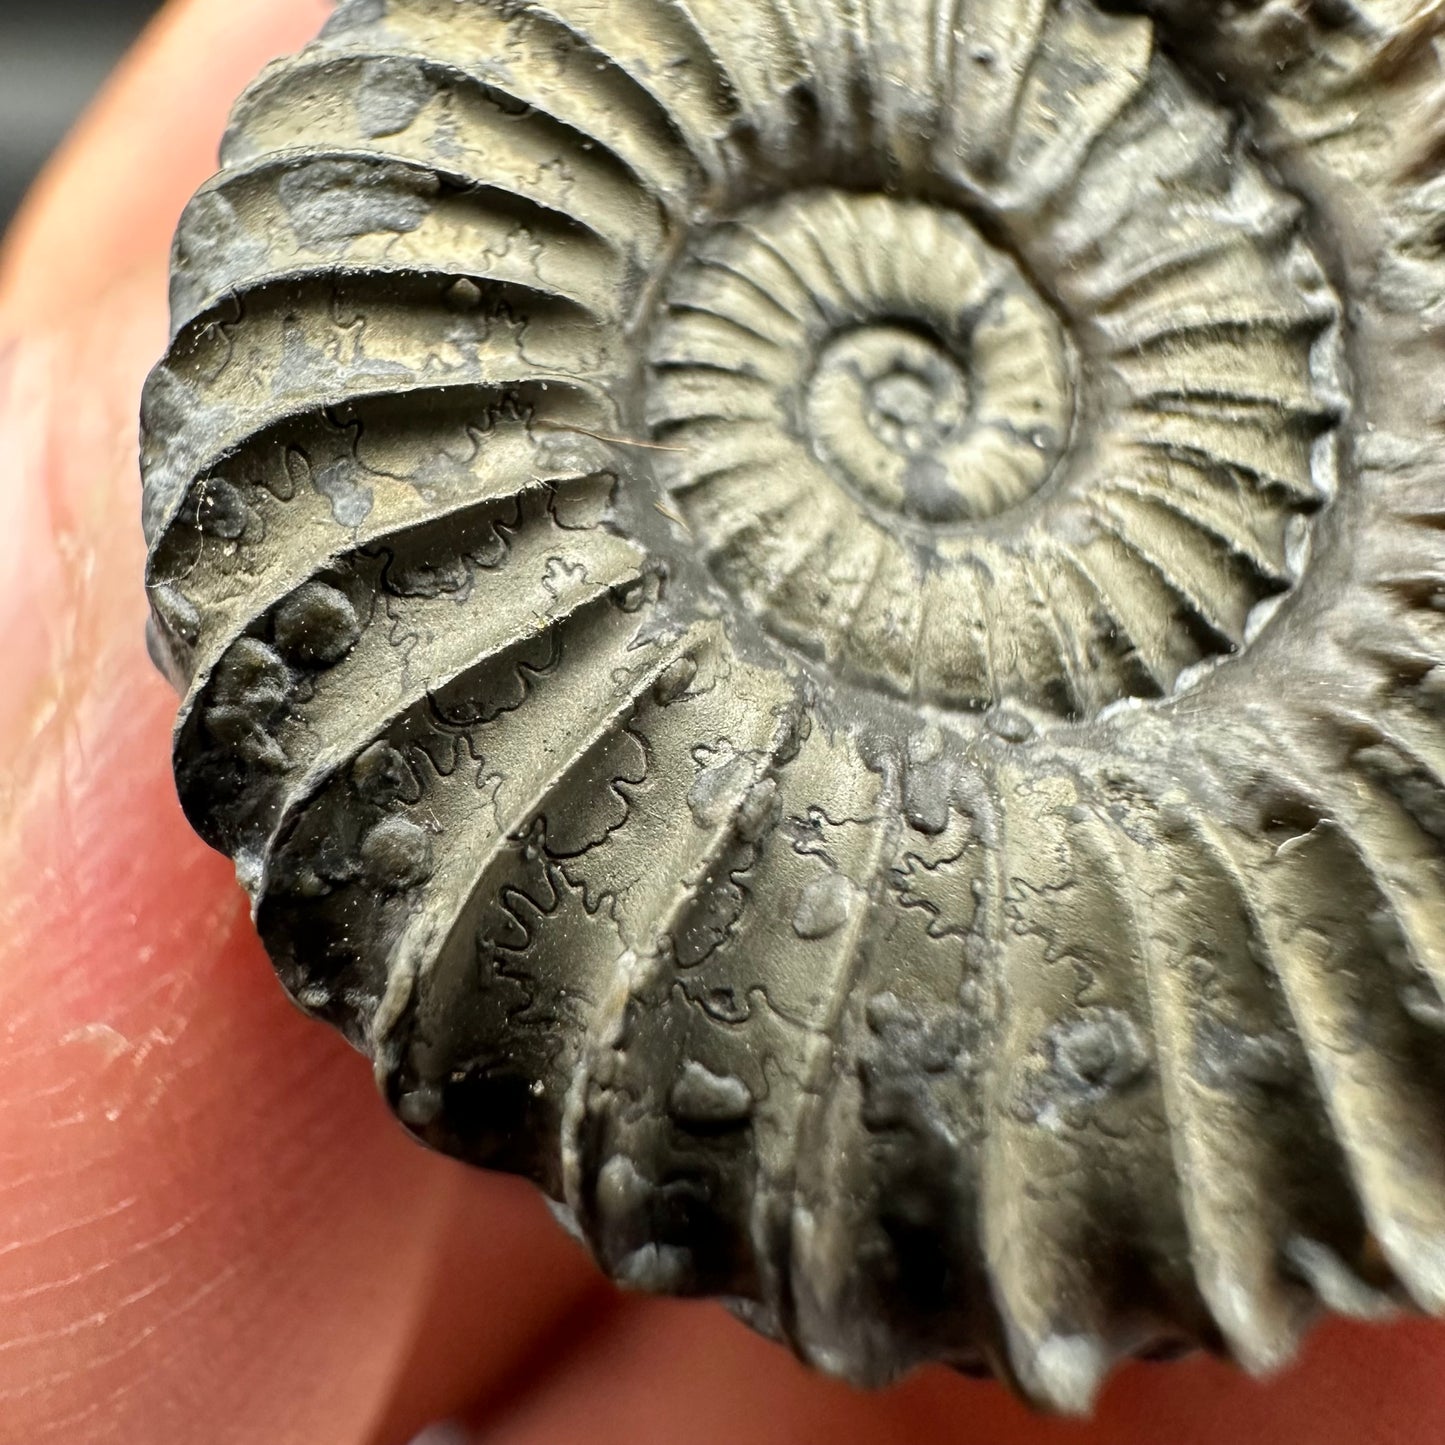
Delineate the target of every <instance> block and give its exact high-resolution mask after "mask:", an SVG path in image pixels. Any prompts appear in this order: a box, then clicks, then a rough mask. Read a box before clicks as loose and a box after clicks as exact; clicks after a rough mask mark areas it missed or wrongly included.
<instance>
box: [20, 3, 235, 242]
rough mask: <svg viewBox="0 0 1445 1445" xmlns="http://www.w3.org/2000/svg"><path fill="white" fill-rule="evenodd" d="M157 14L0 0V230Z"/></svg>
mask: <svg viewBox="0 0 1445 1445" xmlns="http://www.w3.org/2000/svg"><path fill="white" fill-rule="evenodd" d="M236 3H237V4H244V3H245V0H236ZM160 8H161V7H160V0H0V232H3V231H4V229H5V228H6V226H8V225H9V223H10V218H11V217H12V216H13V215H14V214H15V210H16V207H17V206H18V205H19V204H20V198H21V196H23V195H24V193H25V191H26V189H27V188H28V187H29V185H30V182H31V181H32V180H33V179H34V177H35V174H36V172H37V171H39V169H40V167H41V166H42V165H44V163H45V158H46V157H47V156H48V155H49V154H50V152H51V151H52V150H54V149H55V147H56V146H57V145H58V144H59V143H60V141H61V139H62V138H63V137H64V135H65V133H66V131H67V130H69V129H70V127H71V125H72V123H73V122H74V121H75V119H76V117H77V116H78V115H79V114H80V112H81V111H82V110H83V109H84V108H85V106H86V103H87V102H88V101H89V100H90V98H91V96H93V95H94V94H95V92H96V90H97V89H98V88H99V87H100V85H101V82H102V81H104V79H105V77H106V75H107V74H109V72H110V69H111V67H112V66H113V65H114V64H115V63H116V61H117V60H119V59H120V57H121V55H122V54H123V53H124V52H125V50H126V49H127V47H128V46H129V45H130V44H131V42H132V41H133V40H134V39H135V37H136V36H137V35H138V34H139V33H140V31H141V27H142V26H143V25H144V24H145V23H146V21H147V20H149V19H150V17H151V16H152V15H154V14H155V12H156V11H157V10H159V9H160ZM137 163H138V164H144V161H143V159H142V158H137Z"/></svg>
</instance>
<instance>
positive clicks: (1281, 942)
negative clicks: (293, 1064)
mask: <svg viewBox="0 0 1445 1445" xmlns="http://www.w3.org/2000/svg"><path fill="white" fill-rule="evenodd" d="M1442 29H1445V9H1442V7H1441V5H1440V4H1438V3H1428V0H1308V3H1307V0H1267V3H1260V0H1232V3H1226V0H1213V3H1206V0H1156V3H1155V4H1153V5H1151V6H1144V5H1134V6H1129V5H1126V4H1124V3H1116V4H1112V5H1108V6H1105V5H1103V4H1094V3H1089V0H350V3H343V4H342V5H341V7H340V8H339V9H338V11H337V12H336V14H335V17H334V19H333V20H332V21H331V23H330V24H329V26H328V27H327V30H326V32H325V34H324V35H323V36H322V38H321V39H319V40H318V41H317V42H316V43H315V44H314V45H313V46H311V47H310V48H308V49H307V50H305V51H303V52H302V53H301V54H300V55H299V56H297V57H295V58H294V59H292V60H289V61H286V62H284V63H281V64H279V65H277V66H275V67H273V68H272V69H270V70H269V71H267V72H266V73H265V74H264V75H263V76H262V77H261V79H260V80H259V81H258V82H257V83H256V84H255V86H254V87H253V88H252V89H251V90H250V91H249V93H248V94H247V95H246V96H245V98H244V99H243V100H242V101H241V103H240V105H239V108H238V110H237V112H236V115H235V120H234V124H233V127H232V129H231V132H230V135H229V137H228V140H227V142H226V147H225V154H224V169H223V170H222V172H221V174H220V175H219V176H218V177H217V178H216V179H215V180H214V181H213V182H211V183H210V184H209V185H207V186H206V187H205V189H204V190H203V191H202V192H201V193H200V195H199V196H198V197H197V198H196V200H195V201H194V203H193V204H192V205H191V207H190V209H189V211H188V212H187V214H186V217H185V220H184V221H183V223H182V226H181V231H180V235H179V239H178V242H177V248H176V255H175V284H174V308H175V336H174V342H173V344H172V347H171V350H170V353H169V355H168V357H167V359H166V360H165V362H164V363H163V364H162V365H161V366H160V368H159V369H158V370H157V371H156V373H155V375H154V376H153V378H152V380H151V383H150V386H149V390H148V394H147V398H146V438H145V448H144V450H145V467H146V500H145V518H146V525H147V529H148V534H149V537H150V540H151V545H152V552H151V564H150V589H151V597H152V601H153V605H154V614H155V621H154V630H153V644H154V648H155V652H156V655H157V657H158V659H159V660H160V661H161V663H162V665H163V666H164V667H165V668H166V670H167V671H168V673H169V674H170V675H171V676H172V677H173V678H174V679H175V681H176V683H177V684H178V685H179V686H180V687H181V688H182V689H183V690H184V691H185V693H186V701H185V703H184V706H183V708H182V712H181V717H180V722H179V726H178V733H177V747H176V760H177V776H178V779H179V786H180V791H181V796H182V798H183V800H184V803H185V807H186V809H187V811H188V813H189V815H190V817H191V819H192V820H193V822H194V824H195V826H196V827H197V828H198V829H199V830H200V832H201V833H202V835H203V836H204V837H205V838H206V839H207V840H208V841H209V842H210V843H212V844H214V845H215V846H216V847H218V848H221V849H224V850H225V851H226V852H227V853H229V854H231V855H233V856H234V858H235V860H236V864H237V868H238V870H239V872H240V875H241V878H242V880H243V881H244V883H245V884H246V886H247V887H248V889H249V890H250V892H251V895H252V897H253V898H254V900H255V908H256V915H257V919H258V923H259V927H260V929H261V932H262V933H263V935H264V937H265V939H266V942H267V944H268V947H269V949H270V951H271V953H272V955H273V956H274V958H275V961H276V965H277V968H278V969H279V971H280V974H281V977H282V979H283V981H284V983H285V984H286V986H287V988H288V989H289V990H290V991H291V993H292V995H293V996H294V997H295V999H296V1000H297V1001H298V1002H299V1003H300V1004H301V1005H302V1007H304V1008H306V1009H307V1010H309V1011H311V1012H312V1013H314V1014H316V1015H318V1016H319V1017H321V1018H323V1019H326V1020H329V1021H330V1022H331V1023H333V1024H335V1025H336V1026H337V1027H339V1028H340V1029H342V1030H343V1031H344V1032H345V1033H346V1035H347V1036H348V1037H349V1038H350V1039H351V1040H352V1041H353V1042H354V1043H355V1044H356V1045H357V1046H358V1047H359V1048H361V1049H363V1050H365V1051H366V1052H367V1053H368V1054H369V1055H370V1056H371V1057H372V1058H374V1060H375V1064H376V1072H377V1076H378V1079H379V1080H380V1083H381V1086H382V1087H383V1089H384V1090H385V1092H386V1094H387V1096H388V1098H389V1099H390V1101H391V1102H392V1103H393V1105H394V1107H395V1109H396V1111H397V1113H398V1114H399V1115H400V1117H401V1119H402V1120H403V1121H404V1122H405V1124H406V1125H407V1126H408V1127H409V1128H410V1129H411V1130H413V1131H414V1132H415V1133H416V1134H417V1135H418V1136H420V1137H421V1138H422V1139H423V1140H425V1141H426V1142H428V1143H429V1144H431V1145H433V1146H435V1147H437V1148H440V1149H444V1150H447V1151H450V1152H451V1153H454V1154H457V1155H459V1156H461V1157H462V1158H464V1159H467V1160H470V1161H473V1162H475V1163H477V1164H481V1165H487V1166H492V1167H495V1168H499V1169H506V1170H513V1171H518V1172H521V1173H524V1174H526V1175H529V1176H531V1177H532V1178H533V1179H535V1180H536V1181H537V1182H538V1183H539V1184H540V1185H541V1186H542V1188H543V1189H544V1190H545V1191H546V1192H547V1194H548V1195H549V1196H550V1197H551V1198H552V1199H553V1200H554V1201H556V1204H557V1208H558V1212H559V1213H560V1214H561V1215H562V1216H563V1217H564V1219H565V1220H566V1221H568V1222H570V1223H571V1224H572V1225H573V1226H574V1227H575V1228H576V1229H577V1230H578V1231H579V1232H580V1233H581V1234H582V1235H583V1236H584V1237H585V1238H586V1240H587V1241H588V1243H589V1244H590V1245H591V1247H592V1248H593V1250H594V1251H595V1252H596V1254H597V1256H598V1258H599V1259H600V1260H601V1262H602V1264H603V1265H604V1266H605V1267H606V1268H607V1269H608V1270H609V1271H610V1272H611V1273H612V1274H613V1275H615V1276H616V1277H617V1278H618V1279H620V1280H622V1281H624V1282H626V1283H627V1284H630V1285H632V1286H635V1287H639V1288H642V1289H648V1290H658V1291H668V1292H676V1293H684V1294H707V1295H716V1296H720V1297H723V1298H725V1299H727V1300H728V1301H729V1302H731V1303H732V1304H733V1306H734V1307H735V1308H736V1310H737V1311H738V1312H739V1313H740V1314H741V1315H743V1317H744V1318H746V1319H748V1320H749V1321H750V1322H752V1323H754V1324H755V1325H756V1326H757V1327H758V1328H760V1329H763V1330H766V1331H769V1332H772V1333H775V1334H776V1335H778V1336H780V1337H781V1338H783V1339H785V1340H786V1341H787V1342H789V1343H790V1344H791V1345H792V1347H793V1348H794V1349H795V1350H797V1351H798V1352H799V1353H800V1354H801V1355H802V1356H803V1357H804V1358H805V1359H807V1360H809V1361H811V1362H813V1363H815V1364H816V1365H818V1366H820V1367H822V1368H824V1369H827V1370H829V1371H833V1372H836V1373H839V1374H842V1375H845V1376H848V1377H850V1378H852V1379H855V1380H859V1381H864V1382H879V1381H884V1380H888V1379H890V1378H892V1377H894V1376H895V1375H897V1374H898V1373H899V1372H900V1371H903V1370H905V1369H907V1368H909V1367H910V1366H912V1365H914V1364H915V1363H918V1362H920V1361H925V1360H944V1361H947V1362H949V1363H951V1364H953V1365H956V1366H958V1367H959V1368H963V1369H994V1370H997V1371H999V1372H1001V1373H1004V1374H1005V1375H1007V1376H1008V1377H1009V1378H1010V1379H1012V1380H1013V1381H1014V1382H1015V1383H1016V1384H1017V1385H1018V1386H1019V1387H1020V1388H1022V1389H1023V1390H1024V1391H1025V1392H1026V1393H1027V1394H1028V1395H1029V1396H1030V1397H1031V1398H1033V1399H1035V1400H1036V1401H1039V1402H1041V1403H1044V1404H1048V1405H1052V1406H1055V1407H1058V1408H1065V1409H1079V1408H1085V1407H1086V1406H1087V1404H1088V1402H1089V1400H1090V1399H1091V1397H1092V1395H1093V1392H1094V1390H1095V1388H1096V1386H1097V1384H1098V1382H1099V1380H1100V1378H1101V1376H1102V1375H1103V1373H1104V1372H1105V1371H1106V1370H1107V1368H1108V1367H1109V1366H1110V1365H1111V1364H1112V1363H1113V1362H1114V1361H1115V1360H1117V1359H1118V1358H1120V1357H1122V1356H1125V1355H1130V1354H1135V1353H1146V1352H1147V1353H1158V1352H1161V1351H1167V1350H1172V1349H1175V1348H1178V1347H1183V1346H1190V1345H1202V1346H1204V1347H1207V1348H1214V1349H1219V1350H1224V1351H1228V1352H1229V1353H1231V1354H1232V1355H1233V1356H1234V1357H1236V1358H1237V1359H1239V1360H1240V1361H1241V1362H1242V1363H1243V1364H1245V1365H1246V1366H1248V1367H1249V1368H1252V1369H1257V1370H1262V1369H1268V1368H1270V1367H1272V1366H1275V1365H1277V1364H1279V1363H1280V1362H1281V1361H1283V1360H1285V1359H1286V1358H1287V1357H1288V1356H1289V1355H1290V1353H1291V1351H1292V1350H1293V1348H1294V1346H1295V1344H1296V1342H1297V1339H1298V1336H1299V1334H1300V1332H1301V1330H1302V1329H1303V1328H1304V1326H1305V1325H1306V1324H1307V1322H1308V1321H1309V1319H1310V1318H1311V1316H1312V1315H1313V1314H1314V1313H1316V1312H1317V1311H1318V1310H1319V1308H1320V1307H1326V1308H1328V1309H1332V1310H1338V1311H1344V1312H1348V1313H1354V1314H1363V1315H1374V1314H1376V1313H1379V1312H1382V1311H1385V1310H1388V1309H1390V1308H1391V1307H1393V1306H1396V1305H1400V1304H1406V1303H1410V1302H1413V1303H1414V1304H1416V1305H1418V1306H1420V1307H1423V1308H1425V1309H1428V1310H1435V1311H1445V992H1442V991H1445V893H1442V872H1445V868H1442V859H1445V665H1442V664H1445V459H1442V455H1441V440H1442V435H1445V433H1442V421H1445V350H1442V340H1445V181H1442V179H1441V178H1440V175H1441V159H1442V155H1445V112H1442V111H1441V110H1440V109H1438V108H1437V106H1438V101H1439V98H1440V96H1441V95H1442V94H1445V92H1442V90H1441V88H1440V87H1441V81H1442V67H1441V54H1440V51H1439V49H1438V48H1437V41H1436V39H1435V36H1436V34H1437V32H1439V31H1441V30H1442Z"/></svg>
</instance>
